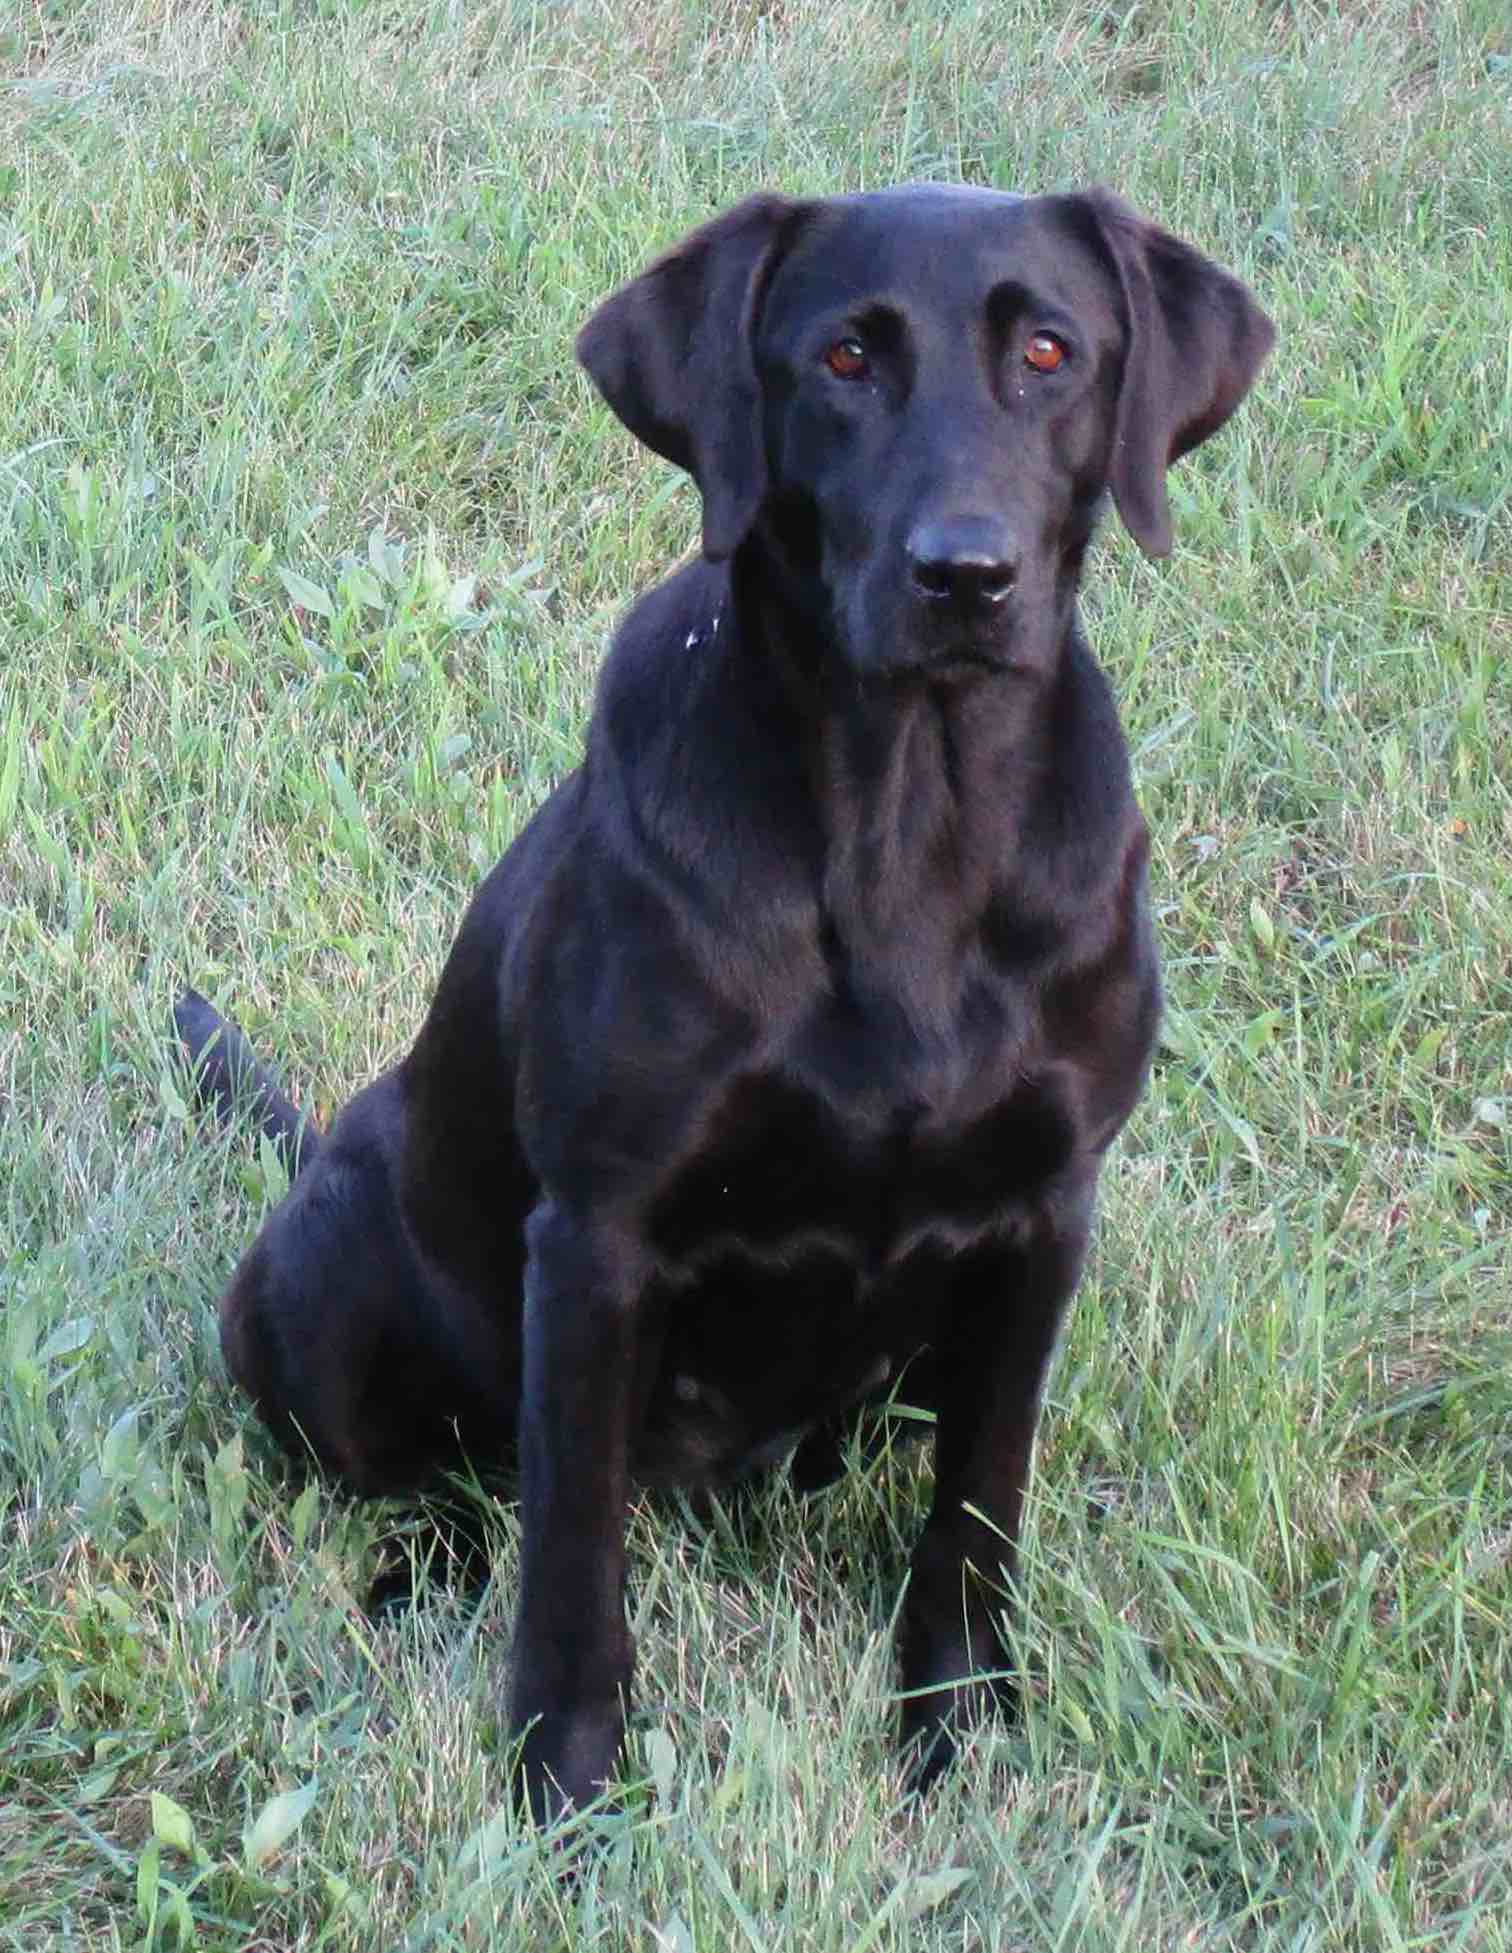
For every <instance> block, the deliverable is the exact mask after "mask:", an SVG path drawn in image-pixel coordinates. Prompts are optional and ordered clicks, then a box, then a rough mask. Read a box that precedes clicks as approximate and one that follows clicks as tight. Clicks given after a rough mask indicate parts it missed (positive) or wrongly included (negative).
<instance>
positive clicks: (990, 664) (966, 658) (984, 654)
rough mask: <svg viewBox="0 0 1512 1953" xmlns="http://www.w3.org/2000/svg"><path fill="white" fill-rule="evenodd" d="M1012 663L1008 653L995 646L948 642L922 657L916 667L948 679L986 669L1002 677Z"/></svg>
mask: <svg viewBox="0 0 1512 1953" xmlns="http://www.w3.org/2000/svg"><path fill="white" fill-rule="evenodd" d="M1013 666H1014V660H1013V658H1012V657H1011V656H1010V655H1009V653H1008V652H1007V651H1005V650H1001V649H999V648H998V647H996V646H994V645H987V644H949V645H946V646H945V647H944V648H943V649H941V650H939V651H932V652H930V654H929V655H928V656H927V657H925V658H921V659H920V661H919V664H918V667H917V669H919V670H920V671H922V672H924V674H925V675H926V676H927V677H930V678H949V677H951V676H952V675H953V674H955V673H957V672H959V673H960V674H961V675H962V676H970V675H971V674H973V673H977V674H980V673H983V672H986V673H988V674H990V675H992V676H994V677H1000V676H1001V675H1002V674H1003V673H1004V672H1005V671H1012V670H1013Z"/></svg>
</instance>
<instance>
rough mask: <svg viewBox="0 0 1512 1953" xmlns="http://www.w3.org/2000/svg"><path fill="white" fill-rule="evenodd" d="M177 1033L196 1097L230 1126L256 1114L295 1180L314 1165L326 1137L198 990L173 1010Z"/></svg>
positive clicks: (182, 997)
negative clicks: (239, 1115) (233, 1119)
mask: <svg viewBox="0 0 1512 1953" xmlns="http://www.w3.org/2000/svg"><path fill="white" fill-rule="evenodd" d="M173 1023H174V1028H175V1029H176V1030H177V1032H178V1034H179V1040H180V1042H181V1043H182V1044H183V1046H184V1049H185V1050H186V1051H187V1052H188V1054H189V1061H190V1063H191V1064H192V1065H193V1066H194V1089H195V1096H196V1097H197V1098H198V1099H199V1101H200V1103H201V1104H202V1105H203V1106H205V1107H206V1108H207V1109H208V1110H210V1111H213V1112H214V1113H216V1114H217V1116H218V1117H220V1118H222V1119H227V1120H229V1119H230V1118H231V1117H232V1116H233V1114H235V1113H239V1112H241V1113H251V1114H252V1116H253V1117H254V1118H255V1120H256V1123H257V1130H258V1132H260V1133H261V1134H262V1135H263V1137H264V1138H266V1139H268V1140H270V1141H271V1142H272V1144H273V1146H274V1148H275V1149H276V1151H277V1153H278V1156H279V1158H280V1159H281V1160H282V1161H283V1163H284V1166H285V1168H286V1169H287V1171H288V1175H289V1178H290V1179H291V1180H292V1179H293V1178H294V1176H295V1175H296V1174H297V1173H298V1172H299V1171H300V1170H301V1168H303V1167H306V1166H308V1165H309V1164H310V1161H311V1160H312V1159H314V1157H315V1155H316V1153H317V1152H318V1151H319V1148H320V1142H321V1133H320V1129H319V1127H318V1126H316V1125H314V1124H313V1123H312V1122H311V1121H310V1120H309V1119H308V1118H307V1117H306V1116H305V1115H304V1114H303V1113H302V1112H301V1111H300V1110H299V1108H298V1107H297V1106H296V1105H295V1103H294V1101H293V1100H292V1099H291V1098H290V1097H289V1096H288V1094H287V1093H286V1092H284V1091H283V1090H282V1089H281V1088H280V1086H279V1084H278V1081H277V1079H276V1078H275V1077H274V1076H273V1074H272V1072H270V1071H269V1070H268V1069H267V1067H266V1066H265V1065H261V1064H259V1063H258V1061H257V1058H256V1056H255V1055H254V1053H253V1050H252V1047H251V1045H250V1044H248V1042H247V1040H246V1038H245V1037H243V1035H242V1033H241V1032H240V1031H239V1030H238V1029H237V1027H236V1026H235V1025H234V1024H233V1023H232V1022H231V1020H230V1018H228V1017H222V1016H221V1014H220V1012H219V1011H218V1010H217V1009H216V1008H215V1006H214V1005H213V1004H211V1003H210V1002H208V1001H207V999H205V998H204V997H202V996H201V995H200V993H199V992H198V991H197V990H186V991H185V992H184V994H183V995H182V996H181V997H180V998H179V1000H178V1002H177V1003H176V1004H175V1005H174V1006H173Z"/></svg>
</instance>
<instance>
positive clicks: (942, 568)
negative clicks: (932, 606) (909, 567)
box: [913, 563, 951, 597]
mask: <svg viewBox="0 0 1512 1953" xmlns="http://www.w3.org/2000/svg"><path fill="white" fill-rule="evenodd" d="M913 576H914V582H915V583H917V584H918V586H919V588H920V589H921V590H922V591H923V592H924V594H925V596H927V597H948V596H949V595H950V591H951V576H950V567H949V565H948V564H944V563H915V564H914V572H913Z"/></svg>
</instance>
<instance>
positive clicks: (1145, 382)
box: [1068, 190, 1276, 556]
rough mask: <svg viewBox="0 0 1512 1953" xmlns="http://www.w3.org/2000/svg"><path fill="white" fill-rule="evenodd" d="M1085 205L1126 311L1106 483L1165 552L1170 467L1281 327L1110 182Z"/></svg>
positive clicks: (1130, 525) (1229, 399) (1244, 383)
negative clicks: (1137, 209)
mask: <svg viewBox="0 0 1512 1953" xmlns="http://www.w3.org/2000/svg"><path fill="white" fill-rule="evenodd" d="M1072 201H1074V202H1077V203H1081V204H1083V205H1085V206H1086V207H1087V208H1088V209H1089V211H1090V213H1091V215H1092V216H1093V218H1094V220H1095V222H1096V226H1097V231H1098V234H1099V237H1100V239H1101V242H1102V244H1103V246H1104V249H1105V250H1106V252H1107V254H1108V256H1109V257H1110V258H1111V259H1112V261H1113V263H1114V265H1115V266H1116V268H1117V272H1118V278H1119V282H1120V284H1121V286H1122V289H1123V299H1124V307H1125V311H1126V313H1127V318H1128V344H1127V346H1126V348H1125V351H1124V374H1123V385H1122V387H1121V389H1120V391H1119V397H1118V420H1117V433H1116V439H1115V443H1114V448H1113V465H1112V469H1111V472H1110V475H1109V486H1110V487H1111V488H1112V490H1113V500H1114V502H1115V503H1116V504H1117V507H1118V513H1119V514H1120V515H1121V516H1122V517H1123V521H1124V527H1125V528H1126V529H1127V530H1128V531H1129V533H1130V535H1132V536H1133V538H1134V540H1135V541H1136V542H1137V543H1138V544H1139V545H1140V547H1141V548H1142V549H1143V550H1144V551H1145V552H1146V553H1147V554H1148V555H1150V556H1165V555H1168V554H1169V552H1170V548H1171V517H1170V511H1169V510H1168V509H1167V507H1166V494H1165V471H1166V469H1167V468H1168V467H1169V466H1170V464H1171V463H1172V462H1173V461H1175V460H1177V459H1178V458H1179V457H1180V456H1181V455H1183V454H1185V453H1186V452H1187V450H1188V449H1189V448H1194V447H1196V446H1197V444H1198V442H1199V441H1205V440H1206V439H1207V437H1208V436H1209V434H1212V433H1215V432H1216V431H1217V430H1218V429H1219V428H1220V427H1222V425H1223V423H1224V422H1225V421H1226V420H1227V419H1228V417H1229V415H1230V414H1231V413H1232V412H1233V411H1234V409H1235V408H1236V407H1237V406H1238V405H1239V402H1240V401H1241V400H1242V399H1243V398H1244V396H1245V394H1246V393H1248V391H1249V389H1250V386H1251V384H1252V383H1253V381H1254V378H1255V375H1256V373H1258V372H1259V370H1260V366H1261V364H1262V362H1263V361H1264V359H1265V356H1266V354H1267V353H1268V352H1269V351H1270V349H1271V344H1272V341H1273V340H1274V339H1275V336H1276V329H1275V327H1274V326H1273V325H1272V324H1271V322H1270V320H1269V319H1268V318H1267V317H1266V316H1265V314H1264V313H1263V312H1262V311H1261V310H1260V307H1259V306H1258V305H1257V304H1256V303H1255V301H1254V299H1253V297H1252V296H1251V295H1250V292H1249V289H1248V287H1247V286H1245V285H1243V284H1241V283H1240V281H1239V280H1238V279H1237V278H1235V277H1234V276H1233V275H1232V273H1230V272H1227V271H1225V270H1224V269H1223V268H1222V267H1221V266H1220V265H1216V264H1214V263H1213V262H1212V260H1211V259H1210V258H1205V257H1204V256H1203V255H1202V253H1201V252H1200V251H1196V250H1194V249H1193V248H1192V246H1191V245H1190V244H1184V243H1183V242H1182V240H1181V239H1180V238H1179V237H1173V236H1172V235H1171V233H1170V232H1169V231H1164V230H1161V229H1160V228H1159V226H1158V225H1155V224H1151V223H1147V222H1146V221H1145V219H1144V218H1142V217H1140V216H1138V215H1137V214H1136V213H1135V212H1134V211H1132V210H1131V209H1130V208H1129V207H1128V205H1127V204H1125V203H1124V202H1122V201H1121V200H1120V199H1119V198H1118V197H1115V196H1113V195H1112V194H1111V192H1109V191H1107V190H1092V191H1089V192H1088V193H1087V194H1086V195H1085V196H1084V197H1078V198H1075V199H1068V202H1072Z"/></svg>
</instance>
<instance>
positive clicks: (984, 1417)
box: [899, 1182, 1092, 1790]
mask: <svg viewBox="0 0 1512 1953" xmlns="http://www.w3.org/2000/svg"><path fill="white" fill-rule="evenodd" d="M1091 1195H1092V1188H1091V1183H1090V1182H1089V1183H1088V1184H1087V1186H1086V1188H1085V1190H1084V1191H1079V1192H1078V1195H1077V1197H1076V1198H1075V1199H1074V1200H1073V1201H1071V1202H1069V1203H1068V1206H1069V1208H1070V1216H1069V1219H1068V1214H1067V1209H1066V1208H1065V1207H1063V1208H1061V1209H1060V1211H1059V1212H1058V1214H1057V1216H1056V1222H1055V1224H1054V1225H1050V1224H1048V1223H1046V1224H1044V1225H1043V1227H1042V1230H1041V1232H1040V1234H1039V1236H1038V1238H1036V1239H1035V1240H1033V1241H1032V1242H1031V1243H1030V1244H1028V1245H1027V1246H1025V1247H1023V1248H1016V1249H1012V1250H1008V1251H1002V1250H998V1251H989V1250H979V1251H978V1252H976V1253H974V1254H972V1255H970V1256H969V1257H968V1258H967V1259H966V1260H965V1261H964V1262H963V1264H962V1266H961V1267H960V1268H959V1270H958V1271H957V1274H956V1277H955V1280H954V1281H953V1282H952V1285H951V1295H950V1300H949V1304H948V1307H947V1309H946V1312H945V1317H944V1320H943V1322H942V1325H941V1329H940V1332H939V1335H938V1338H937V1342H936V1346H935V1356H936V1360H937V1392H938V1394H937V1400H936V1414H937V1424H936V1429H935V1486H934V1499H933V1503H932V1505H931V1508H930V1514H929V1518H928V1520H927V1522H926V1524H925V1527H924V1531H923V1533H922V1535H921V1536H920V1538H919V1541H918V1544H917V1546H916V1547H915V1549H914V1554H913V1560H912V1563H911V1566H910V1570H909V1580H908V1593H907V1596H906V1597H905V1600H904V1603H903V1616H902V1623H901V1630H900V1649H899V1652H900V1657H901V1670H902V1675H901V1679H902V1684H903V1691H904V1701H903V1718H902V1723H903V1728H902V1733H903V1741H904V1744H905V1746H907V1747H909V1748H910V1749H912V1750H913V1752H914V1756H913V1761H912V1771H913V1782H914V1785H915V1787H916V1788H917V1789H919V1790H924V1789H927V1788H928V1786H929V1785H930V1784H931V1783H932V1782H933V1781H934V1779H935V1778H936V1777H937V1776H938V1775H939V1773H940V1771H941V1770H943V1769H944V1768H945V1766H946V1765H947V1764H948V1763H949V1762H950V1760H951V1758H952V1757H953V1756H954V1754H955V1747H956V1743H955V1732H956V1730H957V1729H958V1728H959V1727H961V1726H962V1725H963V1724H964V1723H966V1722H968V1721H970V1720H974V1719H975V1718H976V1717H977V1716H978V1715H979V1714H980V1713H981V1712H982V1711H983V1710H985V1709H986V1708H988V1707H989V1706H990V1705H991V1703H992V1702H993V1701H994V1700H996V1701H997V1702H998V1703H999V1704H1000V1705H1002V1706H1004V1707H1009V1706H1011V1705H1012V1702H1013V1695H1014V1690H1013V1685H1012V1682H1011V1680H1010V1679H1008V1678H1007V1677H1006V1676H1005V1675H1004V1673H1003V1671H1004V1668H1005V1666H1006V1660H1007V1657H1006V1651H1005V1649H1004V1647H1003V1644H1002V1637H1001V1635H1000V1633H999V1631H998V1621H999V1619H1000V1618H1001V1614H1002V1610H1003V1606H1004V1589H1005V1587H1006V1586H1007V1585H1008V1583H1010V1582H1011V1580H1012V1578H1013V1563H1014V1549H1015V1545H1016V1542H1017V1539H1018V1528H1019V1515H1020V1512H1021V1510H1022V1507H1023V1502H1024V1488H1025V1485H1026V1483H1027V1481H1028V1476H1029V1462H1030V1456H1031V1453H1032V1450H1033V1445H1034V1428H1035V1424H1036V1422H1037V1420H1038V1416H1039V1399H1040V1389H1041V1386H1042V1384H1043V1382H1044V1377H1045V1370H1046V1367H1047V1366H1048V1363H1049V1360H1050V1355H1051V1352H1052V1351H1053V1349H1054V1347H1055V1337H1056V1331H1057V1330H1058V1328H1059V1326H1060V1322H1061V1318H1062V1316H1063V1314H1064V1312H1065V1307H1066V1304H1067V1302H1068V1301H1069V1299H1070V1296H1071V1292H1072V1290H1073V1289H1074V1288H1075V1286H1076V1281H1077V1277H1078V1275H1079V1274H1080V1272H1081V1263H1082V1257H1083V1255H1084V1253H1085V1249H1086V1240H1087V1230H1088V1222H1089V1218H1090V1210H1091ZM984 1676H990V1677H991V1679H990V1680H983V1679H980V1678H982V1677H984ZM973 1678H977V1679H973Z"/></svg>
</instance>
